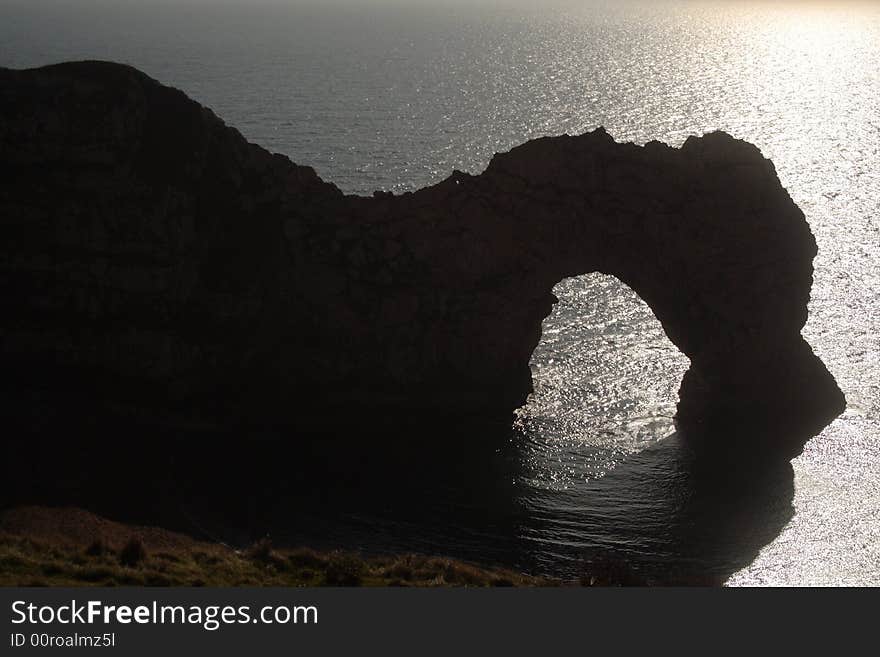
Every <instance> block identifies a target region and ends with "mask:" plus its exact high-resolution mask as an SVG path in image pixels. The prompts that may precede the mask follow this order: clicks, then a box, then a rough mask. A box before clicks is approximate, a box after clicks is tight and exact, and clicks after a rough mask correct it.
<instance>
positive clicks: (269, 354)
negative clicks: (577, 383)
mask: <svg viewBox="0 0 880 657" xmlns="http://www.w3.org/2000/svg"><path fill="white" fill-rule="evenodd" d="M0 180H2V184H0V234H2V240H0V293H2V298H3V306H4V310H3V321H2V328H0V350H2V351H0V362H2V367H3V370H4V372H6V373H7V377H6V378H7V381H8V382H12V387H13V388H14V391H15V394H16V395H18V397H17V399H19V400H20V401H19V402H17V403H18V405H19V406H22V407H27V408H31V409H40V410H39V411H38V412H37V411H34V412H33V413H32V415H34V416H37V415H39V416H40V417H43V416H44V415H45V414H46V413H49V414H52V413H55V414H62V415H63V414H64V413H67V412H69V407H70V406H76V407H77V408H80V409H82V408H85V409H86V413H87V414H92V415H95V416H101V415H102V414H105V413H107V412H108V410H115V411H119V412H122V413H133V414H135V415H137V416H139V417H143V418H149V419H152V420H158V421H162V422H165V421H168V422H184V421H198V422H201V421H211V422H224V423H228V422H244V423H249V424H250V423H264V422H265V423H269V424H289V423H292V424H299V423H309V422H312V421H315V422H317V423H321V422H327V421H328V418H329V421H330V422H334V421H335V420H336V419H341V418H343V417H347V418H353V419H355V420H356V421H365V422H370V421H373V420H375V419H377V418H381V417H385V416H390V417H397V416H398V415H399V414H401V413H406V414H415V415H417V416H420V415H421V414H423V413H427V414H429V415H431V416H437V415H444V416H462V415H471V414H474V415H479V416H493V417H494V416H498V417H509V416H510V413H511V412H512V411H513V410H514V409H515V408H516V407H518V406H519V405H521V404H522V403H523V401H524V400H525V398H526V396H527V395H528V393H529V392H530V390H531V374H530V369H529V358H530V356H531V353H532V351H533V349H534V348H535V346H536V345H537V343H538V340H539V338H540V334H541V321H542V320H543V319H544V317H546V316H547V314H548V313H549V312H550V310H551V308H552V304H553V303H554V301H555V299H554V297H553V295H552V288H553V286H554V285H555V284H556V283H557V282H559V281H560V280H561V279H563V278H565V277H569V276H575V275H579V274H583V273H587V272H592V271H600V272H604V273H607V274H612V275H614V276H616V277H617V278H619V279H620V280H622V281H624V282H625V283H626V284H627V285H629V286H630V287H631V288H633V289H634V290H635V291H636V292H637V293H638V294H639V296H640V297H641V298H642V299H644V300H645V301H646V302H647V303H648V305H649V306H650V307H651V308H652V309H653V311H654V313H655V314H656V316H657V318H658V319H659V320H660V322H661V323H662V325H663V327H664V329H665V330H666V333H667V335H668V336H669V338H670V339H671V340H672V342H674V343H675V344H676V345H677V346H678V348H679V349H681V351H682V352H684V353H685V354H686V355H687V356H688V357H689V358H690V360H691V368H690V370H689V371H688V373H687V375H686V376H685V378H684V380H683V382H682V385H681V390H680V401H679V405H678V420H679V422H680V423H682V424H684V425H696V424H699V423H701V422H706V421H719V420H720V421H722V422H728V421H730V420H735V419H742V418H746V417H747V418H749V419H750V421H753V420H754V419H755V418H762V417H767V418H769V417H777V418H780V417H785V418H801V419H807V420H808V421H809V422H811V423H814V424H816V425H817V426H820V425H821V424H823V423H825V422H827V421H828V420H829V419H830V418H832V417H834V416H835V415H837V414H838V413H839V412H841V410H842V409H843V406H844V400H843V396H842V394H841V393H840V391H839V390H838V388H837V386H836V384H835V382H834V380H833V378H832V377H831V376H830V375H829V374H828V372H827V370H826V369H825V367H824V366H823V365H822V363H821V362H820V361H819V359H818V358H816V357H815V356H814V355H813V353H812V351H811V349H810V347H809V346H808V345H807V344H806V343H805V342H804V340H803V339H802V338H801V335H800V330H801V328H802V327H803V325H804V322H805V320H806V318H807V302H808V300H809V294H810V286H811V283H812V259H813V257H814V255H815V253H816V244H815V241H814V239H813V236H812V234H811V233H810V230H809V227H808V225H807V223H806V221H805V219H804V216H803V214H802V213H801V211H800V210H799V209H798V208H797V206H796V205H795V204H794V203H793V202H792V200H791V198H790V197H789V195H788V194H787V193H786V191H785V190H784V189H783V188H782V187H781V185H780V183H779V180H778V178H777V176H776V174H775V171H774V168H773V165H772V163H771V162H770V161H768V160H766V159H765V158H764V157H762V155H761V153H760V152H759V151H758V149H757V148H755V147H754V146H752V145H750V144H748V143H745V142H742V141H738V140H736V139H733V138H732V137H730V136H728V135H726V134H724V133H720V132H719V133H712V134H708V135H705V136H703V137H701V138H696V137H692V138H689V139H688V140H687V141H686V142H685V144H684V145H683V146H682V147H681V148H680V149H675V148H670V147H668V146H666V145H664V144H661V143H658V142H652V143H649V144H646V145H645V146H644V147H639V146H635V145H632V144H618V143H615V141H614V140H613V139H612V138H611V137H610V136H609V135H608V134H607V133H606V132H605V131H604V130H602V129H598V130H596V131H594V132H591V133H587V134H584V135H580V136H576V137H570V136H560V137H552V138H543V139H537V140H534V141H531V142H528V143H526V144H524V145H522V146H519V147H517V148H515V149H513V150H511V151H510V152H508V153H502V154H499V155H496V156H495V157H494V158H493V160H492V162H491V164H490V165H489V167H488V169H487V170H486V171H485V172H484V173H482V174H480V175H478V176H471V175H467V174H464V173H459V172H454V173H453V174H452V175H451V176H450V177H449V178H448V179H446V180H445V181H443V182H441V183H439V184H437V185H435V186H433V187H430V188H426V189H423V190H420V191H418V192H416V193H407V194H403V195H401V196H393V195H391V194H386V193H379V192H377V193H376V194H375V195H374V197H372V198H363V197H355V196H346V195H343V194H342V193H341V192H340V191H339V190H338V189H337V188H336V187H335V186H334V185H332V184H329V183H325V182H323V181H322V180H321V179H320V178H318V176H317V175H316V174H315V172H314V171H313V170H312V169H311V168H308V167H303V166H298V165H295V164H293V163H292V162H290V160H288V159H287V158H286V157H283V156H281V155H274V154H271V153H269V152H267V151H265V150H264V149H262V148H260V147H258V146H255V145H253V144H249V143H248V142H247V141H245V140H244V139H243V138H242V136H241V135H240V134H239V133H238V132H237V131H236V130H234V129H232V128H230V127H227V126H226V125H224V123H223V122H222V121H221V120H220V119H218V118H217V117H216V116H215V115H214V114H213V113H211V111H210V110H207V109H205V108H203V107H202V106H200V105H199V104H197V103H195V102H193V101H192V100H189V99H188V98H187V97H186V96H185V95H184V94H183V93H181V92H180V91H177V90H174V89H171V88H168V87H165V86H162V85H160V84H159V83H157V82H156V81H154V80H152V79H150V78H149V77H147V76H146V75H144V74H142V73H140V72H138V71H137V70H135V69H132V68H130V67H126V66H121V65H116V64H109V63H98V62H82V63H70V64H62V65H56V66H50V67H46V68H41V69H35V70H28V71H12V70H2V69H0ZM71 399H74V400H78V401H77V402H76V403H75V404H64V403H62V402H63V401H65V400H71ZM21 400H24V401H21ZM82 400H87V403H86V405H85V406H83V405H82V403H81V401H82ZM64 408H67V409H68V410H59V409H64ZM335 411H338V413H337V412H335ZM585 412H589V409H585ZM364 414H368V415H366V417H365V415H364ZM32 419H34V418H32Z"/></svg>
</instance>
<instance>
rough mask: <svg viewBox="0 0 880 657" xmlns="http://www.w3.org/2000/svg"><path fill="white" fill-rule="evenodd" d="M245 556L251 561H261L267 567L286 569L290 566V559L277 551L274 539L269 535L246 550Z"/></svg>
mask: <svg viewBox="0 0 880 657" xmlns="http://www.w3.org/2000/svg"><path fill="white" fill-rule="evenodd" d="M245 557H246V558H247V559H249V560H251V561H256V562H258V563H261V564H263V565H264V566H266V567H267V568H268V567H271V568H273V569H275V570H286V569H287V568H288V561H287V560H286V559H285V558H284V557H282V556H281V555H280V554H278V553H277V552H275V550H274V549H273V547H272V539H270V538H269V537H268V536H266V537H264V538H261V539H260V540H259V541H257V542H256V543H254V544H253V545H251V546H250V547H249V548H248V549H247V550H245Z"/></svg>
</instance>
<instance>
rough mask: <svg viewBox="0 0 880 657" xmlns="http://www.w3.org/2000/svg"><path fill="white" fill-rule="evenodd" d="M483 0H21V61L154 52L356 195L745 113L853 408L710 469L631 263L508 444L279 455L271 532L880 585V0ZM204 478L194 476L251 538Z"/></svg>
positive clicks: (569, 563)
mask: <svg viewBox="0 0 880 657" xmlns="http://www.w3.org/2000/svg"><path fill="white" fill-rule="evenodd" d="M421 4H425V5H431V7H432V8H430V9H426V8H416V7H418V6H419V5H421ZM471 4H472V5H473V6H470V7H468V6H467V5H466V4H465V3H458V4H456V3H454V2H452V3H447V4H443V3H427V2H426V3H417V2H412V3H403V2H398V3H396V4H395V3H393V2H389V3H385V4H382V3H380V2H352V3H350V4H349V5H342V4H340V3H338V2H337V3H323V5H322V4H319V3H315V4H314V5H313V6H311V7H309V6H303V5H301V4H298V3H284V2H281V1H280V0H277V1H275V2H274V3H269V2H268V0H266V1H257V2H244V1H242V2H240V3H235V2H228V1H227V2H220V1H218V2H212V1H210V0H190V1H189V2H187V1H186V0H183V1H182V2H175V3H172V2H157V1H149V0H145V1H143V2H139V3H135V2H109V1H107V2H102V1H101V0H82V1H80V2H52V1H49V0H28V1H27V2H23V1H13V2H10V1H8V0H0V66H7V67H15V68H19V67H31V66H38V65H42V64H48V63H53V62H58V61H63V60H71V59H108V60H116V61H122V62H127V63H131V64H133V65H135V66H137V67H138V68H141V69H142V70H144V71H146V72H147V73H149V74H150V75H152V76H153V77H155V78H157V79H159V80H160V81H162V82H164V83H166V84H171V85H173V86H176V87H179V88H180V89H183V90H184V91H186V92H187V93H188V94H189V95H190V96H191V97H193V98H195V99H197V100H198V101H200V102H202V103H203V104H205V105H207V106H209V107H211V108H212V109H214V111H215V112H216V113H217V114H218V115H219V116H221V117H222V118H223V119H225V120H226V121H227V122H228V123H229V124H231V125H233V126H235V127H237V128H238V129H240V130H241V131H242V133H243V134H244V135H245V136H246V137H247V138H248V139H250V140H251V141H254V142H256V143H258V144H260V145H262V146H265V147H266V148H268V149H270V150H273V151H277V152H280V153H284V154H286V155H288V156H289V157H290V158H291V159H293V160H294V161H295V162H297V163H300V164H308V165H312V166H314V167H315V168H316V169H317V170H318V172H319V174H320V175H322V176H323V177H324V178H325V179H327V180H330V181H333V182H335V183H336V184H337V185H339V187H341V188H342V189H343V190H344V191H346V192H352V193H369V192H371V191H373V190H374V189H386V190H391V191H395V192H401V191H405V190H412V189H416V188H418V187H421V186H424V185H427V184H431V183H435V182H437V181H439V180H441V179H443V178H445V177H446V176H447V175H448V174H449V173H450V172H451V171H452V170H453V169H461V170H465V171H470V172H479V171H481V170H482V169H483V168H484V167H485V166H486V164H487V162H488V160H489V158H490V157H491V155H492V154H493V153H495V152H496V151H501V150H507V149H509V148H510V147H512V146H514V145H516V144H518V143H520V142H522V141H524V140H527V139H530V138H533V137H537V136H540V135H548V134H549V135H554V134H561V133H569V134H575V133H580V132H582V131H584V130H587V129H592V128H594V127H596V126H599V125H603V126H605V127H606V128H607V129H608V131H609V132H610V133H611V134H612V135H614V136H615V138H616V139H617V140H618V141H634V142H636V143H644V142H646V141H648V140H651V139H659V140H662V141H665V142H667V143H670V144H673V145H679V144H680V143H681V142H682V141H683V140H684V139H685V138H686V137H687V136H688V135H691V134H702V133H704V132H707V131H710V130H715V129H722V130H726V131H728V132H730V133H731V134H733V135H734V136H736V137H740V138H743V139H746V140H748V141H751V142H753V143H755V144H756V145H758V146H759V147H760V148H761V150H762V151H763V153H764V154H765V155H766V156H767V157H770V158H771V159H772V160H773V161H774V163H775V164H776V168H777V170H778V173H779V176H780V178H781V180H782V183H783V185H784V186H785V187H786V188H787V189H788V190H789V192H790V193H791V195H792V197H793V198H794V200H795V202H796V203H797V204H798V205H799V206H800V207H801V208H802V209H803V211H804V212H805V214H806V216H807V219H808V221H809V223H810V225H811V227H812V230H813V232H814V233H815V235H816V238H817V240H818V243H819V255H818V257H817V259H816V261H815V266H816V272H815V282H814V287H813V296H812V302H811V305H810V319H809V322H808V324H807V326H806V329H805V331H804V333H805V336H806V337H807V339H808V341H809V342H810V343H811V344H812V345H813V346H814V348H815V350H816V351H817V353H818V354H819V356H820V357H821V358H822V359H823V360H824V361H825V363H826V364H827V365H828V367H829V369H830V370H831V372H832V374H833V375H834V376H835V377H836V379H837V381H838V383H839V385H840V386H841V388H842V389H843V391H844V392H845V394H846V396H847V400H848V402H849V408H848V410H847V411H846V413H845V414H844V415H843V416H842V417H840V418H838V419H837V420H836V421H835V422H834V423H832V424H831V425H830V426H829V427H827V428H826V429H825V430H824V431H823V432H822V433H821V434H820V435H818V436H816V437H815V438H814V439H812V440H811V441H810V442H809V443H808V444H807V445H806V447H805V449H804V453H803V455H802V456H800V457H799V458H797V459H795V460H794V461H793V462H792V466H791V468H787V467H785V468H781V469H780V470H779V471H778V472H774V473H772V474H768V475H765V476H764V478H763V479H762V478H761V477H758V478H757V479H747V480H744V481H740V482H737V483H736V485H733V486H730V487H727V492H726V493H724V494H719V493H717V492H713V489H712V487H711V486H708V485H707V484H706V483H705V482H704V481H701V479H700V477H699V476H697V475H695V474H694V472H693V469H692V468H691V466H690V463H689V460H688V459H689V455H688V452H687V449H686V448H685V447H684V446H683V443H682V441H681V439H680V437H679V436H677V435H675V434H674V429H673V427H672V422H671V416H672V414H673V412H674V405H675V401H676V392H677V388H678V384H679V381H680V378H681V376H682V374H683V373H684V371H685V369H686V368H687V360H686V358H685V357H684V356H682V355H681V354H680V353H678V352H677V350H676V349H675V348H674V347H673V345H672V344H671V343H670V342H669V341H668V340H667V338H666V337H665V335H664V334H663V330H662V328H661V327H660V326H659V324H658V323H657V321H656V320H655V319H654V317H653V315H652V314H651V312H650V310H649V309H648V308H647V306H646V305H645V304H644V303H642V302H641V301H640V300H639V299H638V298H637V297H636V296H635V294H634V293H632V291H630V290H629V289H628V288H626V287H625V286H623V285H622V284H621V283H619V282H618V281H616V280H615V279H613V278H610V277H603V276H600V275H589V276H584V277H579V278H576V279H569V280H566V281H563V282H562V283H560V284H559V285H558V286H557V289H556V293H557V296H559V297H560V299H561V301H560V303H559V305H558V306H557V308H556V310H555V312H554V314H553V315H552V316H551V317H550V318H548V319H547V320H546V321H545V324H544V338H543V340H542V343H541V345H540V346H539V348H538V350H537V351H536V353H535V355H534V357H533V361H532V364H533V371H534V375H535V388H536V390H535V394H534V397H533V399H532V400H531V401H530V403H529V404H528V405H527V406H526V407H525V408H523V409H522V410H521V412H520V416H519V418H518V421H517V425H516V426H515V427H514V429H513V431H512V432H507V434H506V435H505V437H504V440H503V441H501V443H500V445H493V447H492V449H491V450H488V451H489V453H488V454H482V453H471V451H470V450H468V449H466V446H467V442H464V443H461V442H460V441H455V440H451V441H449V442H446V441H445V440H437V439H434V438H432V439H431V440H435V441H436V444H433V445H428V447H429V449H428V450H427V451H428V453H429V454H433V456H430V457H426V456H425V455H424V450H423V452H422V453H421V455H420V456H419V455H418V454H419V452H413V454H414V455H413V456H412V457H410V453H409V452H407V451H399V452H397V453H396V454H395V455H392V456H386V457H380V458H378V462H377V463H372V462H371V463H370V465H369V468H370V473H364V470H363V468H361V469H357V468H355V467H354V466H351V465H345V461H346V460H349V457H347V456H346V455H340V454H339V453H338V452H334V451H333V450H332V449H328V450H327V453H324V454H319V455H318V456H316V457H315V461H313V462H312V463H311V464H308V466H307V465H305V464H303V465H300V466H299V470H297V468H296V467H294V466H291V468H290V469H289V470H290V471H296V472H300V473H301V474H302V473H306V472H308V473H309V476H310V477H311V479H310V480H309V485H308V486H306V487H305V488H307V489H308V491H309V492H308V493H303V491H302V490H299V489H294V488H293V487H292V486H293V484H290V482H285V483H280V481H279V480H280V479H282V478H283V477H284V474H283V473H281V474H279V477H278V478H277V479H276V478H274V477H271V476H269V475H267V478H266V484H265V490H256V491H255V490H250V491H249V494H250V495H251V497H252V498H253V499H254V500H255V507H254V509H257V502H259V510H258V511H257V510H254V512H253V513H252V514H250V515H248V516H247V517H249V518H251V520H250V522H251V523H252V524H254V525H255V526H254V527H251V528H250V531H251V532H263V531H265V532H270V533H272V534H273V536H278V537H281V540H287V541H291V542H303V541H310V542H315V543H325V544H328V545H329V544H339V545H344V546H346V547H354V546H359V547H361V548H363V549H365V550H380V551H381V550H389V549H407V550H419V551H428V552H431V553H447V554H452V555H456V556H462V557H466V558H474V559H478V560H483V561H485V560H491V561H497V562H500V563H506V564H509V565H512V566H516V567H521V568H524V569H528V570H531V571H536V572H544V573H550V574H554V575H561V576H566V577H577V576H578V574H579V573H580V572H582V570H583V568H584V562H585V561H590V560H594V559H605V560H608V559H610V560H612V561H616V560H621V561H627V562H630V563H631V564H634V566H632V567H633V568H635V569H637V570H643V571H645V572H646V573H651V572H654V571H657V572H662V571H663V570H664V569H676V568H678V569H680V570H681V572H682V573H691V572H695V573H699V572H711V573H713V574H715V576H717V577H718V578H720V579H722V580H727V581H729V582H730V583H731V584H874V585H878V584H880V477H878V475H880V264H878V263H880V7H878V5H877V4H873V5H871V4H865V5H859V4H847V3H843V2H840V3H833V4H832V3H828V5H827V6H825V5H822V4H817V3H798V2H784V3H783V2H773V3H771V2H764V3H760V2H758V3H753V4H749V3H745V2H729V3H710V2H680V3H668V4H667V3H663V2H657V3H650V4H646V5H625V4H621V3H605V4H602V5H595V6H594V5H590V4H589V3H584V2H581V3H575V2H569V3H563V4H559V5H558V7H554V6H552V5H551V3H543V2H540V3H524V4H523V5H521V6H517V5H515V4H513V3H510V2H503V1H498V2H483V3H480V2H474V3H471ZM243 7H244V8H243ZM450 431H453V430H452V429H450ZM414 440H415V441H416V442H417V441H418V437H414ZM477 451H479V450H477ZM336 459H338V460H339V462H340V463H342V464H341V465H334V463H335V461H336ZM425 460H430V461H431V462H432V466H430V467H429V466H427V465H425V464H424V463H423V462H422V461H425ZM415 461H419V462H415ZM316 462H319V465H315V463H316ZM316 471H317V472H318V473H321V472H323V473H324V474H325V475H326V478H325V480H324V481H325V484H326V485H325V486H321V485H320V482H319V483H318V484H315V476H316V475H315V472H316ZM296 476H299V475H296ZM296 476H293V479H296ZM302 476H306V475H305V474H303V475H302ZM317 476H318V478H320V475H317ZM230 479H231V480H232V481H234V473H230ZM377 479H381V481H380V482H379V481H377ZM398 480H399V482H400V483H399V487H398V484H397V482H398ZM340 482H342V483H340ZM345 482H348V483H345ZM218 485H221V484H218ZM233 485H234V484H233ZM731 488H734V489H735V490H736V493H735V494H733V493H731V492H730V489H731ZM328 491H329V492H328ZM707 491H708V492H707ZM204 496H205V498H206V500H205V501H203V502H200V501H199V499H198V496H197V495H196V494H194V493H192V492H186V491H181V492H180V494H179V495H177V496H176V497H175V499H179V503H180V504H181V505H182V506H183V507H184V508H185V511H186V514H187V516H188V517H191V518H193V523H194V524H197V525H199V526H204V527H206V528H207V529H206V531H208V532H210V533H213V534H215V535H218V536H222V537H227V538H228V537H232V538H234V536H235V535H236V532H240V531H241V530H240V528H236V529H231V528H229V527H228V526H226V525H224V523H223V521H222V518H219V517H217V516H216V513H215V512H212V511H210V510H209V509H210V499H208V498H210V495H209V494H207V493H205V494H204ZM267 500H274V504H269V503H268V502H267ZM267 509H268V510H267ZM232 538H230V539H229V540H232Z"/></svg>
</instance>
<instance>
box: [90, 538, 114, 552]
mask: <svg viewBox="0 0 880 657" xmlns="http://www.w3.org/2000/svg"><path fill="white" fill-rule="evenodd" d="M108 552H110V548H108V547H107V544H106V543H105V542H104V541H103V539H100V538H96V539H95V540H94V541H92V542H91V543H89V546H88V547H87V548H86V555H87V556H90V557H101V556H104V555H105V554H107V553H108Z"/></svg>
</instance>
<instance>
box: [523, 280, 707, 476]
mask: <svg viewBox="0 0 880 657" xmlns="http://www.w3.org/2000/svg"><path fill="white" fill-rule="evenodd" d="M553 293H554V295H555V296H556V297H557V298H558V299H559V301H558V303H556V304H555V305H554V307H553V310H552V311H551V313H550V315H548V316H547V317H546V318H545V319H544V321H543V323H542V327H541V328H542V332H541V339H540V341H539V343H538V345H537V347H536V348H535V350H534V352H533V353H532V356H531V359H530V367H531V371H532V380H533V386H534V391H533V392H532V394H531V395H529V398H528V400H527V401H526V403H525V404H524V405H523V406H522V407H520V408H519V409H518V410H517V412H516V420H515V427H516V429H517V431H518V432H519V433H521V434H522V435H523V436H524V437H525V439H526V441H527V443H528V444H529V445H530V449H529V451H530V452H531V453H532V457H533V458H531V459H530V460H532V462H533V465H536V466H538V467H537V468H536V469H533V472H534V475H535V476H537V477H540V478H544V479H545V480H546V481H545V483H546V484H547V485H548V486H551V487H554V486H558V485H562V486H564V485H565V482H566V481H568V480H570V479H571V478H572V477H576V478H595V477H601V476H603V475H604V474H606V473H607V472H608V471H609V470H610V469H612V468H613V467H614V466H615V465H616V463H617V461H618V460H619V459H621V458H623V457H625V456H626V455H628V454H632V453H635V452H639V451H641V450H643V449H645V448H647V447H649V446H650V445H652V444H654V443H656V442H657V441H658V440H660V439H661V438H663V437H665V436H667V435H669V434H670V433H671V432H672V431H673V429H674V428H673V417H674V415H675V407H676V403H677V401H678V389H679V386H680V384H681V380H682V377H683V376H684V373H685V372H686V371H687V369H688V367H689V365H690V360H689V359H688V358H687V356H685V355H684V354H683V353H682V352H681V351H679V349H678V348H677V347H676V346H675V345H674V344H673V343H672V342H671V341H670V340H669V338H668V337H667V335H666V333H665V332H664V329H663V327H662V325H661V324H660V322H659V320H658V319H657V318H656V317H655V315H654V313H653V312H652V311H651V309H650V307H649V306H648V305H647V304H646V303H645V302H644V301H643V300H642V299H641V298H640V297H639V296H638V295H637V294H636V293H635V292H634V291H633V290H632V289H631V288H630V287H629V286H627V285H626V284H625V283H623V282H622V281H620V280H619V279H617V278H616V277H614V276H611V275H606V274H601V273H598V272H594V273H589V274H584V275H580V276H574V277H570V278H566V279H564V280H562V281H561V282H559V283H558V284H557V285H556V286H555V287H554V288H553Z"/></svg>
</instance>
